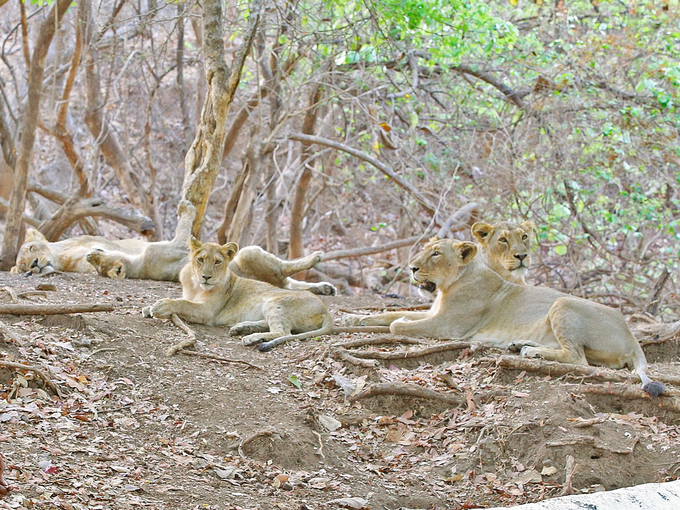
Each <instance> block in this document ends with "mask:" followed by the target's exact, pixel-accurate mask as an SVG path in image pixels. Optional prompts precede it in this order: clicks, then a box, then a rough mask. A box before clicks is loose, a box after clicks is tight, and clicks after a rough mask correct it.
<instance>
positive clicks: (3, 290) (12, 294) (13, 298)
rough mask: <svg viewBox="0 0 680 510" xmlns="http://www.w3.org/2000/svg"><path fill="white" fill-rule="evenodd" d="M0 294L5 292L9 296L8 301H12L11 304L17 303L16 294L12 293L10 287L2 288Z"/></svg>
mask: <svg viewBox="0 0 680 510" xmlns="http://www.w3.org/2000/svg"><path fill="white" fill-rule="evenodd" d="M0 292H7V294H9V299H10V300H11V301H12V303H16V302H17V301H19V298H18V297H17V293H16V292H14V289H13V288H12V287H2V288H1V289H0Z"/></svg>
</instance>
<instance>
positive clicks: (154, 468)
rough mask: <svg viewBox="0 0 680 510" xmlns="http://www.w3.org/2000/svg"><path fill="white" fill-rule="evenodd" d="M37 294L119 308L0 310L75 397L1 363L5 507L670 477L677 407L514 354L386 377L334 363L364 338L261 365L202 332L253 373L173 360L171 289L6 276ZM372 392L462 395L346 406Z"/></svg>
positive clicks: (524, 495) (675, 464) (311, 501)
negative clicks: (338, 350)
mask: <svg viewBox="0 0 680 510" xmlns="http://www.w3.org/2000/svg"><path fill="white" fill-rule="evenodd" d="M44 283H51V284H54V286H55V287H56V291H53V292H48V293H47V295H46V296H45V297H42V296H27V297H25V298H22V299H20V301H21V302H22V303H36V304H37V303H47V302H49V303H70V302H73V303H85V302H102V303H112V304H113V305H114V306H115V307H116V309H115V311H114V312H112V313H92V314H78V315H70V316H67V315H59V316H21V317H19V316H1V317H0V319H1V320H2V321H3V322H4V323H5V324H7V325H9V326H10V328H11V329H12V331H14V332H15V333H17V334H18V335H19V336H20V342H13V341H11V340H8V339H4V340H0V360H4V361H14V362H22V363H27V364H31V365H35V366H37V367H42V368H43V369H45V368H47V369H49V371H50V374H51V378H52V379H53V381H54V382H55V383H56V384H57V385H58V386H59V388H60V389H61V392H62V393H63V395H62V398H60V399H59V398H57V397H55V396H54V395H51V394H50V393H49V392H46V391H44V386H43V384H42V383H41V382H40V380H36V378H35V376H34V375H33V373H31V372H26V371H16V370H10V369H6V368H5V369H3V368H0V394H1V395H0V453H2V454H3V455H4V456H5V459H6V463H7V465H8V469H7V470H6V472H5V473H4V476H5V479H6V480H7V482H8V483H9V484H10V485H11V486H12V487H13V490H12V492H11V493H10V494H9V495H7V496H5V497H4V498H2V499H0V508H63V509H109V508H110V509H114V508H115V509H129V508H158V509H167V508H181V509H193V508H196V509H198V508H201V509H248V510H255V509H260V510H270V509H285V510H288V509H291V510H292V509H295V510H305V509H307V510H312V509H323V508H369V507H370V508H371V509H373V510H383V509H384V510H397V509H404V510H406V509H423V510H425V509H428V510H429V509H459V508H476V507H478V506H479V507H484V506H489V505H503V506H510V505H512V504H518V503H524V502H529V501H536V500H540V499H543V498H545V497H551V496H555V495H558V494H559V493H560V492H561V491H562V485H563V483H564V481H565V462H566V459H567V457H568V456H569V455H571V456H573V457H574V459H575V462H576V465H577V466H576V471H575V474H574V477H573V487H574V490H575V491H576V492H592V491H597V490H603V489H614V488H618V487H623V486H630V485H634V484H639V483H646V482H659V481H666V480H672V479H675V478H677V475H678V471H680V442H679V440H678V436H679V435H680V428H679V426H678V425H679V424H680V414H679V413H677V412H675V411H673V410H671V409H670V408H668V406H665V407H667V408H662V406H661V405H660V404H659V402H662V401H668V398H666V399H664V398H661V399H659V400H657V401H653V400H652V399H650V398H647V399H635V400H632V399H624V398H620V397H617V396H612V395H605V396H595V395H591V394H588V393H585V392H583V391H582V390H583V388H584V387H585V386H586V385H588V384H591V383H593V381H584V380H582V379H579V378H575V377H570V376H564V377H561V378H551V377H549V376H543V375H534V374H531V373H526V372H518V371H513V370H507V369H503V368H500V367H498V366H497V365H496V363H495V359H496V358H497V357H498V356H499V355H501V354H507V353H501V352H500V351H494V350H482V351H471V350H469V349H467V350H463V351H461V350H457V351H450V352H445V353H440V354H434V355H429V356H426V357H420V358H417V359H404V360H391V361H381V362H379V364H378V366H377V368H360V367H357V366H354V365H351V364H347V363H346V362H343V361H339V360H336V359H334V358H333V357H331V356H330V353H331V351H330V350H329V348H328V347H329V345H330V344H331V343H332V342H336V341H344V340H350V339H360V338H362V337H365V336H370V335H357V334H355V335H346V334H345V335H336V336H334V337H326V338H320V339H318V340H314V341H307V342H298V343H289V344H286V345H283V346H280V347H277V348H276V349H275V350H274V351H272V352H270V353H266V354H264V353H260V352H259V351H257V350H255V349H254V348H251V347H244V346H242V345H241V343H240V341H239V339H237V338H231V337H229V336H228V335H227V333H226V331H225V330H223V329H221V328H210V327H201V326H194V329H195V330H196V332H197V333H198V336H199V342H198V345H197V350H198V351H201V352H204V353H211V354H214V355H217V356H222V357H227V358H233V359H239V360H244V361H247V362H249V363H251V364H255V365H257V366H258V367H260V369H258V368H252V367H248V366H246V365H240V364H230V363H217V362H214V361H211V360H208V359H202V358H198V357H193V356H186V355H182V354H179V355H176V356H174V357H171V358H168V357H166V356H165V351H166V349H167V348H168V347H170V346H171V345H173V344H174V343H176V342H178V341H180V340H182V339H184V338H185V334H184V333H183V332H182V331H180V330H179V329H178V328H176V327H175V326H174V325H173V324H172V323H170V322H167V321H160V320H154V319H145V318H143V317H142V316H141V313H140V310H141V308H142V306H145V305H148V304H151V303H153V302H154V300H156V299H157V298H160V297H166V296H179V295H180V293H181V292H180V288H179V285H178V284H172V283H159V282H148V281H123V282H116V281H111V280H106V279H102V278H99V277H96V276H94V275H72V274H65V275H53V276H49V277H46V278H36V277H31V278H25V277H22V276H19V275H11V274H9V273H0V288H2V287H11V288H12V289H13V290H14V291H16V292H23V291H28V290H33V289H35V287H36V285H38V284H44ZM324 299H325V300H326V302H327V303H328V305H329V307H330V308H331V309H332V311H333V312H334V314H335V316H336V317H337V319H338V322H340V321H341V319H342V316H343V314H344V312H343V311H342V310H351V309H357V308H361V307H371V306H388V305H401V306H404V305H408V304H409V303H408V302H407V301H404V300H399V299H394V298H391V299H387V298H381V297H362V298H348V297H334V298H324ZM0 302H1V303H8V302H9V294H8V293H6V292H2V293H0ZM427 343H428V345H430V344H433V345H434V344H436V343H437V342H436V341H428V342H427ZM414 348H420V346H394V345H392V346H387V347H367V348H363V349H364V350H370V349H380V350H387V349H392V350H401V349H404V350H405V349H414ZM646 352H647V355H648V359H649V361H650V363H651V364H652V367H651V368H652V369H651V372H652V373H655V372H657V373H668V374H672V373H675V374H677V373H678V372H679V371H678V367H679V363H678V353H679V352H680V343H679V342H678V340H677V339H672V340H670V341H668V342H665V343H662V344H658V345H651V346H649V347H648V348H646ZM378 382H403V383H409V384H417V385H420V386H422V387H426V388H429V389H432V390H435V391H437V392H439V393H442V394H446V395H457V396H460V397H461V402H462V405H460V406H452V405H451V404H448V403H444V402H441V401H437V400H430V399H419V398H414V397H403V396H397V395H384V396H379V397H372V398H367V399H364V400H360V401H357V402H350V401H349V400H348V398H347V396H348V394H352V393H353V392H354V393H355V392H356V391H357V390H360V389H361V388H365V387H368V385H370V384H372V383H378ZM618 387H619V386H618V385H614V388H618ZM675 405H676V409H677V403H676V404H675ZM583 420H591V422H589V423H591V424H590V425H587V426H582V425H584V423H583ZM336 427H337V428H336ZM343 498H354V499H343ZM338 500H339V501H338Z"/></svg>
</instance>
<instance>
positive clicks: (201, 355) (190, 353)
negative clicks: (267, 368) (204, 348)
mask: <svg viewBox="0 0 680 510" xmlns="http://www.w3.org/2000/svg"><path fill="white" fill-rule="evenodd" d="M177 352H179V353H180V354H186V355H187V356H198V357H199V358H207V359H211V360H214V361H220V362H222V363H237V364H239V365H246V366H249V367H251V368H257V369H258V370H264V368H262V367H261V366H259V365H253V364H252V363H248V362H247V361H243V360H240V359H231V358H223V357H221V356H215V355H213V354H206V353H204V352H198V351H190V350H188V349H180V350H179V351H177Z"/></svg>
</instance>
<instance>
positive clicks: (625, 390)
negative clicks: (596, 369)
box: [577, 384, 680, 413]
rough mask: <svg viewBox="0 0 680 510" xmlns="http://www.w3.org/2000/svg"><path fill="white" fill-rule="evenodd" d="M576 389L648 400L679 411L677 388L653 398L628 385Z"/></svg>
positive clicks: (596, 393) (582, 391) (605, 385)
mask: <svg viewBox="0 0 680 510" xmlns="http://www.w3.org/2000/svg"><path fill="white" fill-rule="evenodd" d="M577 391H579V392H580V393H586V394H588V395H603V396H612V397H618V398H625V399H627V400H648V401H649V402H651V403H653V404H654V405H655V406H657V407H659V408H661V409H669V410H671V411H674V412H676V413H680V398H678V395H679V394H680V392H678V391H677V390H673V391H671V390H667V392H670V393H671V396H665V395H666V394H667V392H664V394H663V395H662V396H660V397H655V398H652V397H650V396H649V395H648V394H647V393H645V392H644V391H643V390H642V389H641V388H631V387H630V386H614V385H612V384H603V385H594V384H593V385H591V384H588V385H581V386H579V387H578V388H577Z"/></svg>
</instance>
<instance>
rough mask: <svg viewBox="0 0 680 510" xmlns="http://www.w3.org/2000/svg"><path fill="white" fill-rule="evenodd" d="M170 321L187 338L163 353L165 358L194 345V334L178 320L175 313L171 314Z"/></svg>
mask: <svg viewBox="0 0 680 510" xmlns="http://www.w3.org/2000/svg"><path fill="white" fill-rule="evenodd" d="M170 319H171V320H172V323H173V324H174V325H175V326H177V327H178V328H179V329H181V330H182V331H184V332H185V333H186V334H187V335H189V338H186V339H184V340H182V341H181V342H179V343H176V344H175V345H173V346H171V347H170V348H169V349H168V350H167V351H165V355H166V356H167V357H170V356H174V355H175V354H177V353H178V352H179V351H181V350H182V349H187V348H188V347H193V346H194V345H196V332H195V331H194V330H193V329H191V328H190V327H189V326H187V324H186V323H185V322H184V321H183V320H182V319H180V318H179V315H177V314H176V313H173V314H172V315H171V316H170Z"/></svg>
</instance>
